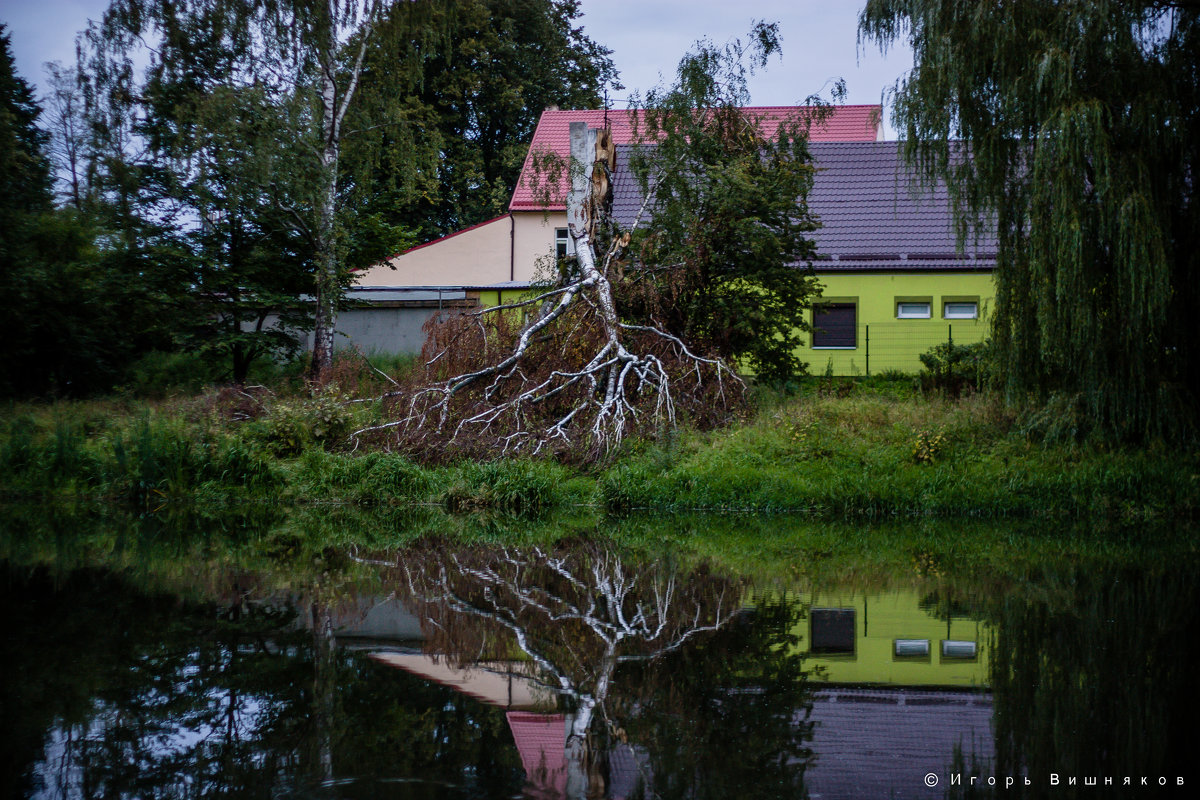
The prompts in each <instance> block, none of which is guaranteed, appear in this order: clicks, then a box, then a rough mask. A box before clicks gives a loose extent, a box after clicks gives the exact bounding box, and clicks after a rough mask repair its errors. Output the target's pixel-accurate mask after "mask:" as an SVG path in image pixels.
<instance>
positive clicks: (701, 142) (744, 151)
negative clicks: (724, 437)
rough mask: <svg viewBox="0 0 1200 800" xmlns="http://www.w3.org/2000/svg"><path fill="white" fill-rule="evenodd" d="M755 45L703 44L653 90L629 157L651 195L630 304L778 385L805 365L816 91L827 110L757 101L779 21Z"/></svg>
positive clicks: (761, 31)
mask: <svg viewBox="0 0 1200 800" xmlns="http://www.w3.org/2000/svg"><path fill="white" fill-rule="evenodd" d="M749 41H750V43H749V44H748V45H745V46H743V45H742V43H740V42H735V43H733V44H732V45H729V46H726V47H716V46H714V45H712V44H711V43H709V42H700V43H699V44H698V45H697V47H696V49H695V50H694V51H693V52H691V53H688V54H687V55H686V56H685V57H684V59H683V60H682V61H681V62H680V64H679V70H678V74H677V79H676V81H675V83H674V84H673V85H672V86H671V87H669V88H667V89H659V90H655V91H651V92H650V93H649V94H648V95H647V96H646V98H645V114H644V117H642V122H643V124H642V125H641V129H640V130H639V134H640V138H641V140H642V142H643V144H644V145H645V146H643V147H641V148H639V149H637V150H636V151H635V155H634V157H633V160H632V164H631V167H632V169H633V171H634V173H635V174H636V175H637V177H638V180H639V182H640V184H641V188H642V192H643V194H649V195H650V196H652V197H653V202H652V203H651V204H650V207H649V209H648V212H647V214H646V216H645V217H644V218H643V219H641V220H640V227H641V235H637V236H635V239H634V244H633V246H632V248H631V252H634V253H636V254H637V256H636V258H635V259H634V260H635V261H636V262H638V263H636V266H635V268H634V269H631V270H630V271H629V273H628V274H629V276H630V287H629V289H630V290H631V291H629V292H628V297H629V300H630V301H631V302H630V303H629V306H628V307H627V308H626V309H625V313H627V314H629V315H630V316H632V317H635V318H641V319H643V320H647V319H652V320H654V321H656V322H658V323H660V324H662V325H663V326H664V327H665V328H666V329H667V330H669V331H670V332H671V333H673V334H675V335H677V336H680V337H681V338H683V339H684V340H685V341H687V342H688V343H689V344H691V345H693V346H695V347H697V348H699V349H701V350H704V351H708V352H713V353H717V354H720V355H721V356H722V357H723V358H726V359H729V360H731V361H736V362H738V363H740V364H742V365H743V366H745V367H749V368H750V369H751V370H753V371H754V373H755V374H756V375H757V376H758V377H759V378H761V379H765V380H770V381H780V380H786V379H788V378H791V377H793V376H795V375H798V374H800V373H801V372H802V371H803V370H804V368H805V366H806V365H804V364H802V363H801V362H800V360H799V359H798V357H797V355H796V353H797V349H798V348H799V347H800V345H801V344H802V342H803V335H804V333H805V332H806V331H808V330H809V325H808V322H807V316H806V312H807V309H808V307H809V305H810V298H811V297H812V296H813V295H814V294H815V293H816V291H817V282H816V278H815V277H814V276H813V273H812V270H811V269H810V268H809V267H808V265H807V262H808V260H809V259H811V258H812V257H813V256H814V255H815V253H816V248H815V245H814V244H813V241H812V240H811V239H810V238H809V234H811V233H812V231H814V230H816V228H817V222H816V219H815V218H814V217H813V215H812V214H811V213H810V212H809V210H808V205H807V197H808V192H809V190H810V189H811V188H812V178H813V172H814V168H813V165H812V159H811V157H810V156H809V152H808V137H807V128H808V125H810V124H811V123H812V122H813V121H814V120H815V119H818V118H820V116H821V111H820V110H819V109H820V108H821V104H820V100H819V98H816V97H810V98H809V102H810V103H814V104H815V105H814V108H815V109H817V110H816V111H815V113H810V114H809V115H808V116H805V115H800V114H797V115H795V116H792V117H791V118H788V119H784V120H769V119H768V118H760V117H759V116H758V115H757V114H756V113H755V112H753V111H752V110H749V109H747V108H746V106H749V105H750V93H749V90H748V88H747V84H746V77H747V75H748V74H750V73H752V72H753V71H754V70H755V69H759V68H762V67H763V66H765V65H766V63H767V60H768V58H770V56H771V55H773V54H775V53H777V52H778V50H779V39H778V31H777V30H776V28H775V26H772V25H759V26H758V27H756V28H755V30H754V31H753V32H752V35H751V37H750V40H749ZM651 217H652V219H653V221H652V223H651V222H650V218H651ZM647 223H650V224H647Z"/></svg>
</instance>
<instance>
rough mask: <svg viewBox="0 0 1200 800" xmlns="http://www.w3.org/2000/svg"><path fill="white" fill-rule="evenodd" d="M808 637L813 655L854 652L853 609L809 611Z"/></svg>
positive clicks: (816, 609)
mask: <svg viewBox="0 0 1200 800" xmlns="http://www.w3.org/2000/svg"><path fill="white" fill-rule="evenodd" d="M809 623H810V627H809V636H810V637H811V639H810V641H811V643H812V648H811V649H812V652H814V653H853V652H854V630H855V628H854V609H853V608H814V609H811V610H810V611H809Z"/></svg>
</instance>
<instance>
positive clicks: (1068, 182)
mask: <svg viewBox="0 0 1200 800" xmlns="http://www.w3.org/2000/svg"><path fill="white" fill-rule="evenodd" d="M860 30H861V35H862V36H863V37H864V38H867V39H870V40H874V41H876V42H879V43H880V44H881V45H882V46H884V47H886V46H887V45H888V44H890V43H892V42H894V41H896V40H899V39H905V40H907V41H908V42H909V43H910V44H911V46H912V48H913V51H914V55H915V60H916V63H915V66H914V69H913V70H912V72H911V73H910V74H909V75H908V76H907V77H906V78H905V79H904V80H902V81H901V82H900V83H899V84H898V86H897V89H896V106H895V115H896V122H897V127H898V128H899V129H900V130H901V131H902V132H903V133H904V135H905V136H906V138H907V140H908V146H907V151H908V154H909V156H910V158H912V159H914V160H915V161H916V162H917V163H918V164H919V165H920V166H922V167H923V168H924V169H925V170H926V171H927V172H928V173H929V174H931V175H939V176H942V177H945V178H946V179H947V181H948V183H949V186H950V189H951V192H952V195H953V197H954V199H955V202H956V204H957V211H958V213H959V215H960V220H961V221H962V223H963V230H964V232H966V231H967V229H969V228H971V227H982V228H984V229H990V228H991V227H992V226H993V225H997V226H998V232H999V239H1000V253H999V258H1000V261H999V267H998V271H997V284H998V286H997V289H998V295H997V307H996V316H995V344H996V347H997V349H998V359H997V361H998V363H999V364H1001V365H1004V367H1005V372H1006V385H1007V388H1008V390H1009V392H1010V393H1011V394H1012V395H1014V396H1016V397H1018V398H1022V397H1024V396H1025V395H1026V393H1031V392H1032V393H1034V394H1035V396H1037V397H1038V398H1040V399H1043V400H1045V399H1051V400H1053V401H1054V405H1055V407H1056V408H1058V409H1059V410H1060V412H1065V416H1064V414H1060V415H1059V417H1060V418H1062V419H1065V420H1066V421H1067V426H1068V427H1070V428H1072V429H1076V430H1079V429H1087V428H1089V427H1091V428H1093V429H1095V430H1099V431H1100V432H1101V433H1103V434H1105V435H1107V436H1108V437H1111V438H1118V439H1131V440H1139V439H1146V438H1149V437H1153V436H1156V435H1168V436H1173V437H1179V436H1190V435H1194V434H1195V430H1196V426H1195V421H1196V411H1197V387H1198V384H1200V339H1197V337H1196V335H1195V332H1196V318H1197V313H1198V312H1200V285H1198V284H1197V283H1196V281H1195V280H1194V274H1195V272H1196V269H1197V267H1198V266H1200V261H1198V259H1200V249H1198V247H1197V245H1198V244H1200V242H1198V241H1197V237H1198V236H1200V204H1198V203H1197V198H1196V190H1197V187H1196V174H1197V168H1198V167H1200V81H1197V79H1196V75H1197V70H1198V69H1200V9H1197V8H1196V6H1195V4H1186V3H1161V2H1153V1H1151V0H1120V2H1103V3H1096V2H1086V1H1085V0H1071V1H1070V2H1060V3H1049V2H1044V0H1017V2H1009V3H1003V4H996V3H959V2H949V0H870V1H869V2H868V3H867V6H866V9H865V10H864V12H863V15H862V18H861V29H860ZM960 142H962V143H965V147H966V151H967V152H968V153H969V155H970V157H969V158H962V157H961V153H962V152H963V151H962V145H961V144H960ZM1081 422H1082V424H1081Z"/></svg>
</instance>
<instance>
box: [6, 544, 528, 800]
mask: <svg viewBox="0 0 1200 800" xmlns="http://www.w3.org/2000/svg"><path fill="white" fill-rule="evenodd" d="M210 582H211V581H210ZM311 597H313V598H315V599H316V600H317V602H316V603H315V605H311V604H305V605H304V606H303V612H301V607H299V606H297V605H295V604H289V603H286V602H284V603H278V602H276V603H272V602H267V601H266V598H264V597H263V596H262V595H261V594H256V593H255V589H254V588H253V586H252V584H251V583H250V582H247V581H240V582H230V583H229V584H228V585H227V586H226V589H225V591H223V592H222V596H221V600H220V601H219V602H214V601H211V600H210V601H204V602H194V601H187V600H184V599H182V598H180V597H179V596H175V595H170V594H166V593H161V592H146V591H144V590H143V589H141V588H140V587H138V586H137V585H136V584H135V583H131V582H129V580H128V577H127V576H126V577H122V576H117V575H113V574H111V573H109V572H107V571H95V570H91V571H77V572H71V573H68V574H60V575H57V576H52V575H50V574H48V573H46V572H45V571H43V570H32V571H18V570H14V569H11V568H8V567H7V566H6V565H4V564H3V563H2V562H0V600H2V601H3V606H4V607H6V608H9V609H11V610H13V611H14V612H16V613H14V614H13V619H12V620H11V621H10V635H9V636H6V637H5V640H4V646H3V648H2V649H0V658H2V660H3V663H5V665H6V680H5V681H4V682H3V687H2V689H0V718H3V719H4V720H5V725H4V726H0V733H2V735H0V750H3V752H4V761H3V762H0V764H2V766H3V774H4V783H3V784H0V789H4V790H6V791H5V793H4V796H14V797H19V796H31V795H34V794H36V792H37V789H38V783H39V782H41V783H42V784H44V785H43V786H42V787H41V788H42V794H43V796H55V797H59V796H61V797H89V796H106V797H107V796H111V797H163V798H170V797H204V796H213V795H222V796H224V795H230V794H233V795H238V796H243V795H244V796H264V797H265V796H280V795H289V794H295V793H297V792H298V791H299V792H300V793H303V792H304V791H306V789H305V787H308V786H312V785H313V784H315V783H318V782H320V781H321V780H323V779H325V778H326V777H328V776H329V775H330V773H331V772H332V773H333V774H334V776H335V777H341V776H355V775H358V776H375V775H382V776H419V777H420V778H423V779H426V780H439V781H443V782H445V783H446V784H448V785H463V783H464V781H465V780H469V781H476V780H479V781H482V782H485V783H487V784H488V785H490V786H492V787H495V792H496V796H511V794H512V792H513V791H514V790H515V789H516V788H518V787H519V785H520V782H519V775H520V770H519V766H518V762H517V760H516V758H515V753H514V752H513V750H512V748H511V745H510V744H508V743H507V741H506V736H507V730H506V727H507V726H506V724H505V720H504V717H503V715H502V714H500V713H498V712H496V711H495V710H493V709H486V708H482V709H481V708H478V707H477V704H474V703H472V702H471V701H470V700H469V699H467V698H464V697H461V696H457V695H455V693H454V692H452V691H450V690H447V689H444V688H442V687H439V686H430V685H428V684H426V683H424V682H422V681H419V680H416V679H411V678H409V677H408V676H404V675H397V674H396V672H395V671H394V670H390V669H388V668H386V667H383V666H381V665H378V664H375V663H374V662H372V661H371V660H370V659H368V658H366V657H365V656H363V655H362V654H357V653H351V652H347V651H344V650H340V649H334V648H326V647H325V646H324V644H323V634H322V632H320V631H319V630H318V631H315V630H314V629H313V628H311V627H307V626H305V625H302V624H299V623H300V619H301V616H302V615H303V614H306V613H311V612H313V611H315V612H316V614H317V616H318V618H321V617H324V616H325V609H327V608H328V607H329V603H330V602H332V600H333V599H336V597H335V592H334V589H333V588H328V589H327V593H326V594H325V595H321V594H320V593H319V592H315V593H313V594H312V595H311ZM385 788H386V787H385ZM383 791H384V790H381V789H379V788H378V787H376V790H375V791H373V792H371V793H372V794H375V795H376V796H382V793H383Z"/></svg>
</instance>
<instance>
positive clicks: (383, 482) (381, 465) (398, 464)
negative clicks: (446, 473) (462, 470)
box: [362, 453, 432, 500]
mask: <svg viewBox="0 0 1200 800" xmlns="http://www.w3.org/2000/svg"><path fill="white" fill-rule="evenodd" d="M431 483H432V481H431V480H430V477H429V473H428V472H426V471H425V470H423V469H421V468H420V467H418V466H417V465H416V464H414V463H412V462H411V461H409V460H408V459H407V458H405V457H404V456H401V455H396V454H394V453H389V454H386V455H382V456H380V457H379V458H378V459H377V460H376V461H375V462H374V463H373V464H371V466H370V467H369V468H368V469H367V473H366V476H365V478H364V480H363V485H362V492H363V496H364V497H365V498H369V499H373V500H396V499H401V498H404V499H410V500H418V499H421V498H423V497H424V496H425V494H426V493H427V492H428V491H429V489H430V485H431Z"/></svg>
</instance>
